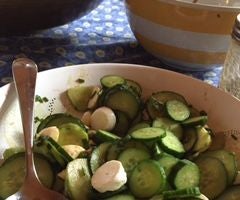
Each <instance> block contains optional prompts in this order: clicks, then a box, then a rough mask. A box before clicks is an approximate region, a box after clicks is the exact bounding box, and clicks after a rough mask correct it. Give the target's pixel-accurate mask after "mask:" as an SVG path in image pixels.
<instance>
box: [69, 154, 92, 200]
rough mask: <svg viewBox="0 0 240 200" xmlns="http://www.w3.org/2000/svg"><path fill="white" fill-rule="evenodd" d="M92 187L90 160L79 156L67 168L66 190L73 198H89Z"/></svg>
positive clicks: (83, 199)
mask: <svg viewBox="0 0 240 200" xmlns="http://www.w3.org/2000/svg"><path fill="white" fill-rule="evenodd" d="M90 189H91V177H90V172H89V168H88V161H87V159H84V158H78V159H75V160H73V161H72V162H70V163H69V164H68V166H67V168H66V180H65V192H66V193H67V195H68V196H69V197H70V198H71V199H73V200H78V199H81V200H88V197H89V193H90Z"/></svg>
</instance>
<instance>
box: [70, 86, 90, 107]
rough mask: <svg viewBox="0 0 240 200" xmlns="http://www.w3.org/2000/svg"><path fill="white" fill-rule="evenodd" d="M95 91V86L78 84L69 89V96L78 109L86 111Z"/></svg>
mask: <svg viewBox="0 0 240 200" xmlns="http://www.w3.org/2000/svg"><path fill="white" fill-rule="evenodd" d="M93 92H94V87H93V86H83V85H78V86H75V87H72V88H69V89H68V90H67V97H68V98H69V100H70V102H71V103H72V105H73V106H74V107H75V108H76V109H77V110H79V111H86V110H87V108H88V102H89V100H90V98H91V97H92V95H93Z"/></svg>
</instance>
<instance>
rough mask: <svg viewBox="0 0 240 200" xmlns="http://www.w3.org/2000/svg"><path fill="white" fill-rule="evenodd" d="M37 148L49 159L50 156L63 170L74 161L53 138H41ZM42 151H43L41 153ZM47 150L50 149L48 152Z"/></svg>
mask: <svg viewBox="0 0 240 200" xmlns="http://www.w3.org/2000/svg"><path fill="white" fill-rule="evenodd" d="M37 146H38V151H39V152H41V153H43V155H45V156H46V157H47V158H48V157H49V154H50V155H51V157H53V158H54V160H55V161H56V162H57V163H58V164H59V166H60V167H61V168H62V169H63V168H65V167H66V165H67V164H68V163H69V162H70V161H72V160H73V159H72V157H71V156H70V155H69V154H68V153H67V152H66V151H65V150H64V149H63V148H62V147H61V146H60V145H59V144H58V143H57V142H55V140H53V139H52V138H51V137H47V136H41V137H39V138H38V141H37ZM41 149H43V151H41ZM45 149H48V151H45Z"/></svg>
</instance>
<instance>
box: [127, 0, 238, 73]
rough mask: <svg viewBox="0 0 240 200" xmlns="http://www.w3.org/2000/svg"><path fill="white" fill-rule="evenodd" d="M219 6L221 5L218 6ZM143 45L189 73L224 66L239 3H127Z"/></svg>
mask: <svg viewBox="0 0 240 200" xmlns="http://www.w3.org/2000/svg"><path fill="white" fill-rule="evenodd" d="M216 2H218V3H216ZM125 3H126V8H127V14H128V18H129V23H130V26H131V28H132V30H133V32H134V34H135V36H136V38H137V39H138V41H139V42H140V44H141V45H142V46H143V47H144V48H145V49H146V50H147V51H149V52H150V53H152V54H153V55H155V56H157V57H159V58H160V59H162V61H163V62H165V63H166V64H168V65H170V66H173V67H175V68H180V69H186V70H189V69H191V70H207V69H211V68H212V67H215V66H219V65H222V64H223V62H224V59H225V54H226V51H227V49H228V46H229V42H230V33H231V29H232V26H233V24H234V20H235V18H236V16H237V14H238V13H240V1H239V0H125Z"/></svg>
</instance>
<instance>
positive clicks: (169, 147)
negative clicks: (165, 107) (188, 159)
mask: <svg viewBox="0 0 240 200" xmlns="http://www.w3.org/2000/svg"><path fill="white" fill-rule="evenodd" d="M159 144H160V147H161V149H162V150H163V151H165V152H166V153H169V154H171V155H173V156H176V157H178V158H181V157H182V156H183V155H184V153H185V150H184V147H183V144H182V143H181V142H180V140H179V139H178V138H177V137H176V136H175V135H174V134H173V133H172V132H171V131H168V130H167V131H166V136H165V137H163V138H161V139H160V140H159Z"/></svg>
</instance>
